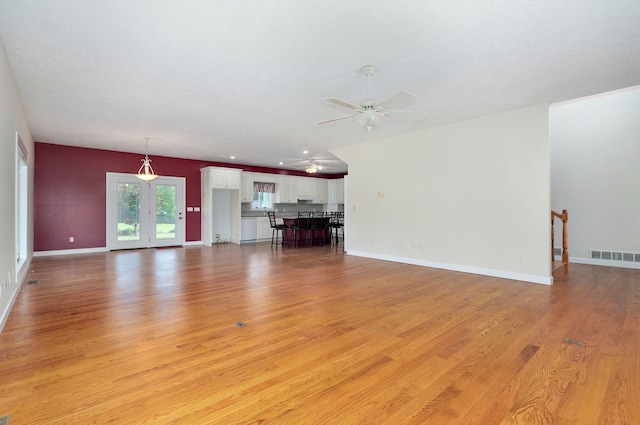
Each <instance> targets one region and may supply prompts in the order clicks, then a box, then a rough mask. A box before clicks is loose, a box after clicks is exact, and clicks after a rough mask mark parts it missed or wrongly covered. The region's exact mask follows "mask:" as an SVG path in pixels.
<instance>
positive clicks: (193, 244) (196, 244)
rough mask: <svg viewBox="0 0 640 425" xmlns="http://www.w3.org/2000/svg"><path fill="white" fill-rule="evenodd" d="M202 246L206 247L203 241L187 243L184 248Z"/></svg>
mask: <svg viewBox="0 0 640 425" xmlns="http://www.w3.org/2000/svg"><path fill="white" fill-rule="evenodd" d="M200 245H204V244H203V243H202V241H190V242H185V243H184V245H183V246H200Z"/></svg>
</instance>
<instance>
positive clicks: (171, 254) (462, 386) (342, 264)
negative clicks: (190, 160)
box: [0, 244, 640, 425]
mask: <svg viewBox="0 0 640 425" xmlns="http://www.w3.org/2000/svg"><path fill="white" fill-rule="evenodd" d="M27 280H29V281H34V280H37V281H38V283H36V284H28V285H27V284H25V285H24V287H23V292H22V293H20V295H19V297H18V299H17V301H16V303H15V305H14V308H13V311H12V313H11V315H10V317H9V319H8V321H7V324H6V327H5V329H4V331H3V332H2V334H0V380H1V381H0V416H3V415H10V416H11V425H25V424H38V425H41V424H47V425H48V424H118V425H122V424H207V425H210V424H225V425H230V424H295V425H302V424H341V425H342V424H390V425H397V424H438V425H439V424H464V425H469V424H482V425H491V424H561V425H565V424H580V425H584V424H629V425H630V424H640V349H639V346H640V338H639V336H640V271H635V270H627V269H617V268H605V267H594V266H581V265H575V264H574V265H572V266H571V271H570V274H569V276H568V277H566V278H564V279H562V280H561V281H559V282H557V283H556V284H555V285H553V286H551V287H548V286H544V285H536V284H531V283H523V282H516V281H509V280H505V279H497V278H488V277H482V276H475V275H470V274H464V273H455V272H448V271H442V270H436V269H429V268H423V267H418V266H411V265H405V264H398V263H391V262H385V261H377V260H369V259H364V258H358V257H350V256H347V255H344V254H343V253H341V252H338V251H337V250H336V249H335V248H332V247H321V248H307V249H287V248H285V249H282V248H280V249H278V250H272V249H271V248H270V245H269V244H257V245H256V244H254V245H243V246H237V245H222V246H213V247H187V248H177V249H174V248H170V249H150V250H135V251H120V252H111V253H99V254H86V255H74V256H64V257H63V256H61V257H48V258H44V257H43V258H36V259H34V261H33V264H32V270H31V272H30V273H29V276H28V279H27ZM239 322H241V323H240V324H244V325H245V326H239V325H238V323H239ZM565 338H569V339H572V340H576V341H579V342H581V343H582V344H584V345H575V344H571V343H567V342H564V341H563V339H565Z"/></svg>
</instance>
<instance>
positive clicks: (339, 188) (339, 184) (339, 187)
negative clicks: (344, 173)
mask: <svg viewBox="0 0 640 425" xmlns="http://www.w3.org/2000/svg"><path fill="white" fill-rule="evenodd" d="M336 204H344V179H336Z"/></svg>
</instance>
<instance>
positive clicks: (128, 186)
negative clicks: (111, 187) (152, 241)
mask: <svg viewBox="0 0 640 425" xmlns="http://www.w3.org/2000/svg"><path fill="white" fill-rule="evenodd" d="M117 187H118V188H117V191H118V206H117V208H118V222H117V223H116V224H117V232H118V237H117V240H118V242H121V241H137V240H140V184H139V183H122V182H119V183H118V186H117Z"/></svg>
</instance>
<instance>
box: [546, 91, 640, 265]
mask: <svg viewBox="0 0 640 425" xmlns="http://www.w3.org/2000/svg"><path fill="white" fill-rule="evenodd" d="M549 125H550V144H551V180H552V186H551V187H552V189H551V206H552V207H553V209H554V210H557V211H561V210H562V209H566V210H568V212H569V223H568V224H569V232H568V233H569V255H570V259H571V261H573V262H589V261H588V258H589V256H590V255H589V254H590V250H591V249H598V250H611V251H622V252H632V253H640V195H639V192H638V188H640V86H638V87H632V88H628V89H624V90H619V91H615V92H610V93H604V94H601V95H598V96H591V97H588V98H583V99H577V100H574V101H571V102H565V103H561V104H555V105H552V106H551V107H550V109H549ZM556 235H558V233H557V232H556ZM556 240H558V236H556ZM556 246H559V243H556ZM593 263H594V264H598V263H600V262H597V261H596V262H593ZM610 265H620V266H629V267H639V266H640V263H636V264H625V263H621V262H618V263H610Z"/></svg>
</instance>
